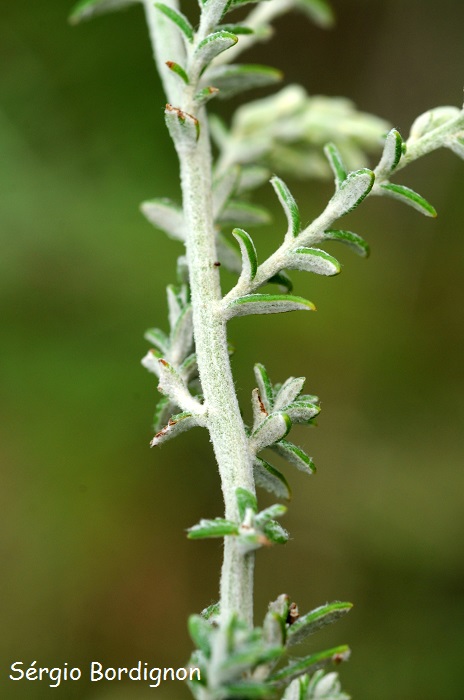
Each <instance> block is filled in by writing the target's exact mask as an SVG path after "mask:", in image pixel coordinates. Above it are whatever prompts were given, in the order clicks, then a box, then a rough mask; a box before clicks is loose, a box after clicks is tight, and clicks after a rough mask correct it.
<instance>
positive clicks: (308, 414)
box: [282, 401, 321, 423]
mask: <svg viewBox="0 0 464 700" xmlns="http://www.w3.org/2000/svg"><path fill="white" fill-rule="evenodd" d="M282 410H284V411H285V413H286V414H287V415H288V416H289V418H290V420H291V421H292V423H309V422H310V421H311V420H312V419H313V418H315V417H316V416H317V415H319V413H320V412H321V409H320V406H316V405H315V404H313V403H310V402H308V401H294V402H293V403H291V404H290V405H289V406H285V407H283V409H282Z"/></svg>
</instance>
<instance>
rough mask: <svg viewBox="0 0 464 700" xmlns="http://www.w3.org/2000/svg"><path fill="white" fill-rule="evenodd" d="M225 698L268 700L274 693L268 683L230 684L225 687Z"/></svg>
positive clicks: (232, 699)
mask: <svg viewBox="0 0 464 700" xmlns="http://www.w3.org/2000/svg"><path fill="white" fill-rule="evenodd" d="M224 692H225V693H226V695H224V697H226V698H227V700H268V698H269V697H270V695H269V692H272V688H271V689H270V687H269V684H268V683H258V682H256V683H253V682H252V681H249V682H246V681H243V682H242V683H229V684H227V685H225V686H224Z"/></svg>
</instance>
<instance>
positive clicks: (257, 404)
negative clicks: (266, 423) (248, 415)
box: [251, 389, 268, 430]
mask: <svg viewBox="0 0 464 700" xmlns="http://www.w3.org/2000/svg"><path fill="white" fill-rule="evenodd" d="M251 406H252V409H253V430H255V429H256V428H257V427H258V425H261V423H262V422H263V420H264V419H265V418H267V416H268V412H267V411H266V407H265V406H264V403H263V400H262V398H261V395H260V393H259V389H253V391H252V392H251Z"/></svg>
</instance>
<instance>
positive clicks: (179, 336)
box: [169, 304, 193, 365]
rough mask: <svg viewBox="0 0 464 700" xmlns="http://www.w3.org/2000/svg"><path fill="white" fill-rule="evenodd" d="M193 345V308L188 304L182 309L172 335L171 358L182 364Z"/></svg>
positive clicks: (172, 360)
mask: <svg viewBox="0 0 464 700" xmlns="http://www.w3.org/2000/svg"><path fill="white" fill-rule="evenodd" d="M192 347H193V310H192V305H191V304H188V305H187V306H185V308H184V309H183V310H182V313H181V314H180V316H179V318H178V319H177V322H176V324H175V326H174V328H173V329H172V332H171V336H170V350H169V359H170V361H171V362H173V363H174V364H176V365H177V364H180V363H181V362H182V361H183V360H184V359H185V358H186V357H187V355H188V354H189V353H190V350H191V349H192Z"/></svg>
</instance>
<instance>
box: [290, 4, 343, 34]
mask: <svg viewBox="0 0 464 700" xmlns="http://www.w3.org/2000/svg"><path fill="white" fill-rule="evenodd" d="M297 7H300V8H301V9H302V10H304V12H306V14H307V15H308V16H309V17H310V19H312V21H313V22H314V23H315V24H318V25H319V26H320V27H323V28H324V29H327V28H329V27H331V26H332V25H333V23H334V21H335V17H334V13H333V11H332V8H331V7H330V5H329V3H328V2H327V1H326V0H298V1H297Z"/></svg>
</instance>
